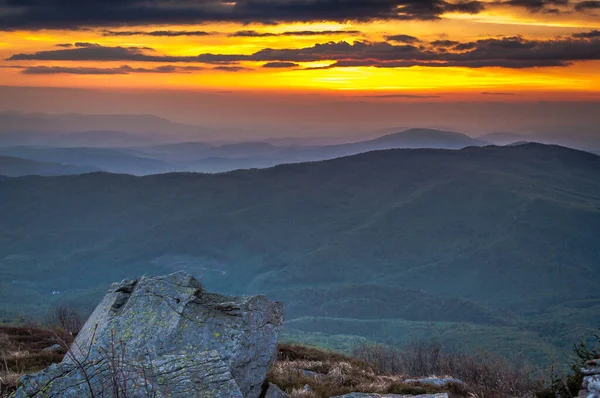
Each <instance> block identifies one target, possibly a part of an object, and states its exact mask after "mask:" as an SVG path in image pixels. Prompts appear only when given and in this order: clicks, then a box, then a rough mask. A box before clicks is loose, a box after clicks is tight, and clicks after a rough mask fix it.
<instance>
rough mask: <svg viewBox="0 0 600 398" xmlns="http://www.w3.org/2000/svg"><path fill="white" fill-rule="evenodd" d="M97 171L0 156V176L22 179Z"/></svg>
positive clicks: (88, 168)
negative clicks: (28, 176)
mask: <svg viewBox="0 0 600 398" xmlns="http://www.w3.org/2000/svg"><path fill="white" fill-rule="evenodd" d="M93 171H98V170H97V169H94V168H91V167H80V166H71V165H64V164H60V163H49V162H38V161H35V160H29V159H21V158H15V157H10V156H0V175H2V176H6V177H22V176H27V175H40V176H60V175H70V174H83V173H91V172H93Z"/></svg>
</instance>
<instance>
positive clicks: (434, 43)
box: [431, 40, 461, 48]
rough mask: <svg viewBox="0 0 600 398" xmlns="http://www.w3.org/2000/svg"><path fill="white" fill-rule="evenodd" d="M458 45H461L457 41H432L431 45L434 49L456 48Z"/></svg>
mask: <svg viewBox="0 0 600 398" xmlns="http://www.w3.org/2000/svg"><path fill="white" fill-rule="evenodd" d="M459 44H461V43H460V42H459V41H454V40H436V41H432V42H431V45H432V46H434V47H444V48H446V47H456V46H458V45H459Z"/></svg>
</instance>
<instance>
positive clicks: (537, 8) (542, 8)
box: [496, 0, 570, 14]
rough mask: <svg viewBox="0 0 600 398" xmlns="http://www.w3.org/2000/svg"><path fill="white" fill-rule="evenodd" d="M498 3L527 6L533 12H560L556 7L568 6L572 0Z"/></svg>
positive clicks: (506, 0)
mask: <svg viewBox="0 0 600 398" xmlns="http://www.w3.org/2000/svg"><path fill="white" fill-rule="evenodd" d="M496 4H501V5H505V6H511V7H520V8H525V9H527V10H528V11H530V12H533V13H536V12H544V13H547V14H559V13H560V10H559V9H558V8H556V7H557V6H561V7H566V6H568V5H569V4H570V0H501V1H497V2H496Z"/></svg>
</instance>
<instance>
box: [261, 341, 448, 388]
mask: <svg viewBox="0 0 600 398" xmlns="http://www.w3.org/2000/svg"><path fill="white" fill-rule="evenodd" d="M403 380H404V379H403V377H402V376H401V375H386V374H381V373H378V372H377V371H376V370H375V368H374V367H373V366H371V365H369V364H368V363H367V362H366V361H363V360H360V359H357V358H354V357H350V356H346V355H342V354H339V353H335V352H330V351H324V350H319V349H316V348H309V347H302V346H293V345H280V347H279V355H278V360H277V362H276V363H275V364H274V365H273V366H272V367H271V369H270V370H269V372H268V374H267V381H269V382H270V383H273V384H276V385H278V386H279V387H280V388H282V389H284V390H286V391H287V392H288V393H289V394H290V395H291V396H292V397H297V398H320V397H331V396H337V395H344V394H348V393H351V392H364V393H379V394H391V393H397V394H411V393H413V392H415V391H417V392H419V393H437V392H440V391H441V390H440V389H439V388H436V387H432V386H426V387H415V386H413V385H410V384H407V383H404V381H403ZM305 386H309V387H310V390H307V389H305V388H304V387H305Z"/></svg>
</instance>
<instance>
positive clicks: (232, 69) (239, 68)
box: [213, 66, 252, 72]
mask: <svg viewBox="0 0 600 398" xmlns="http://www.w3.org/2000/svg"><path fill="white" fill-rule="evenodd" d="M213 69H214V70H220V71H223V72H241V71H244V70H252V69H251V68H245V67H243V66H215V67H214V68H213Z"/></svg>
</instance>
